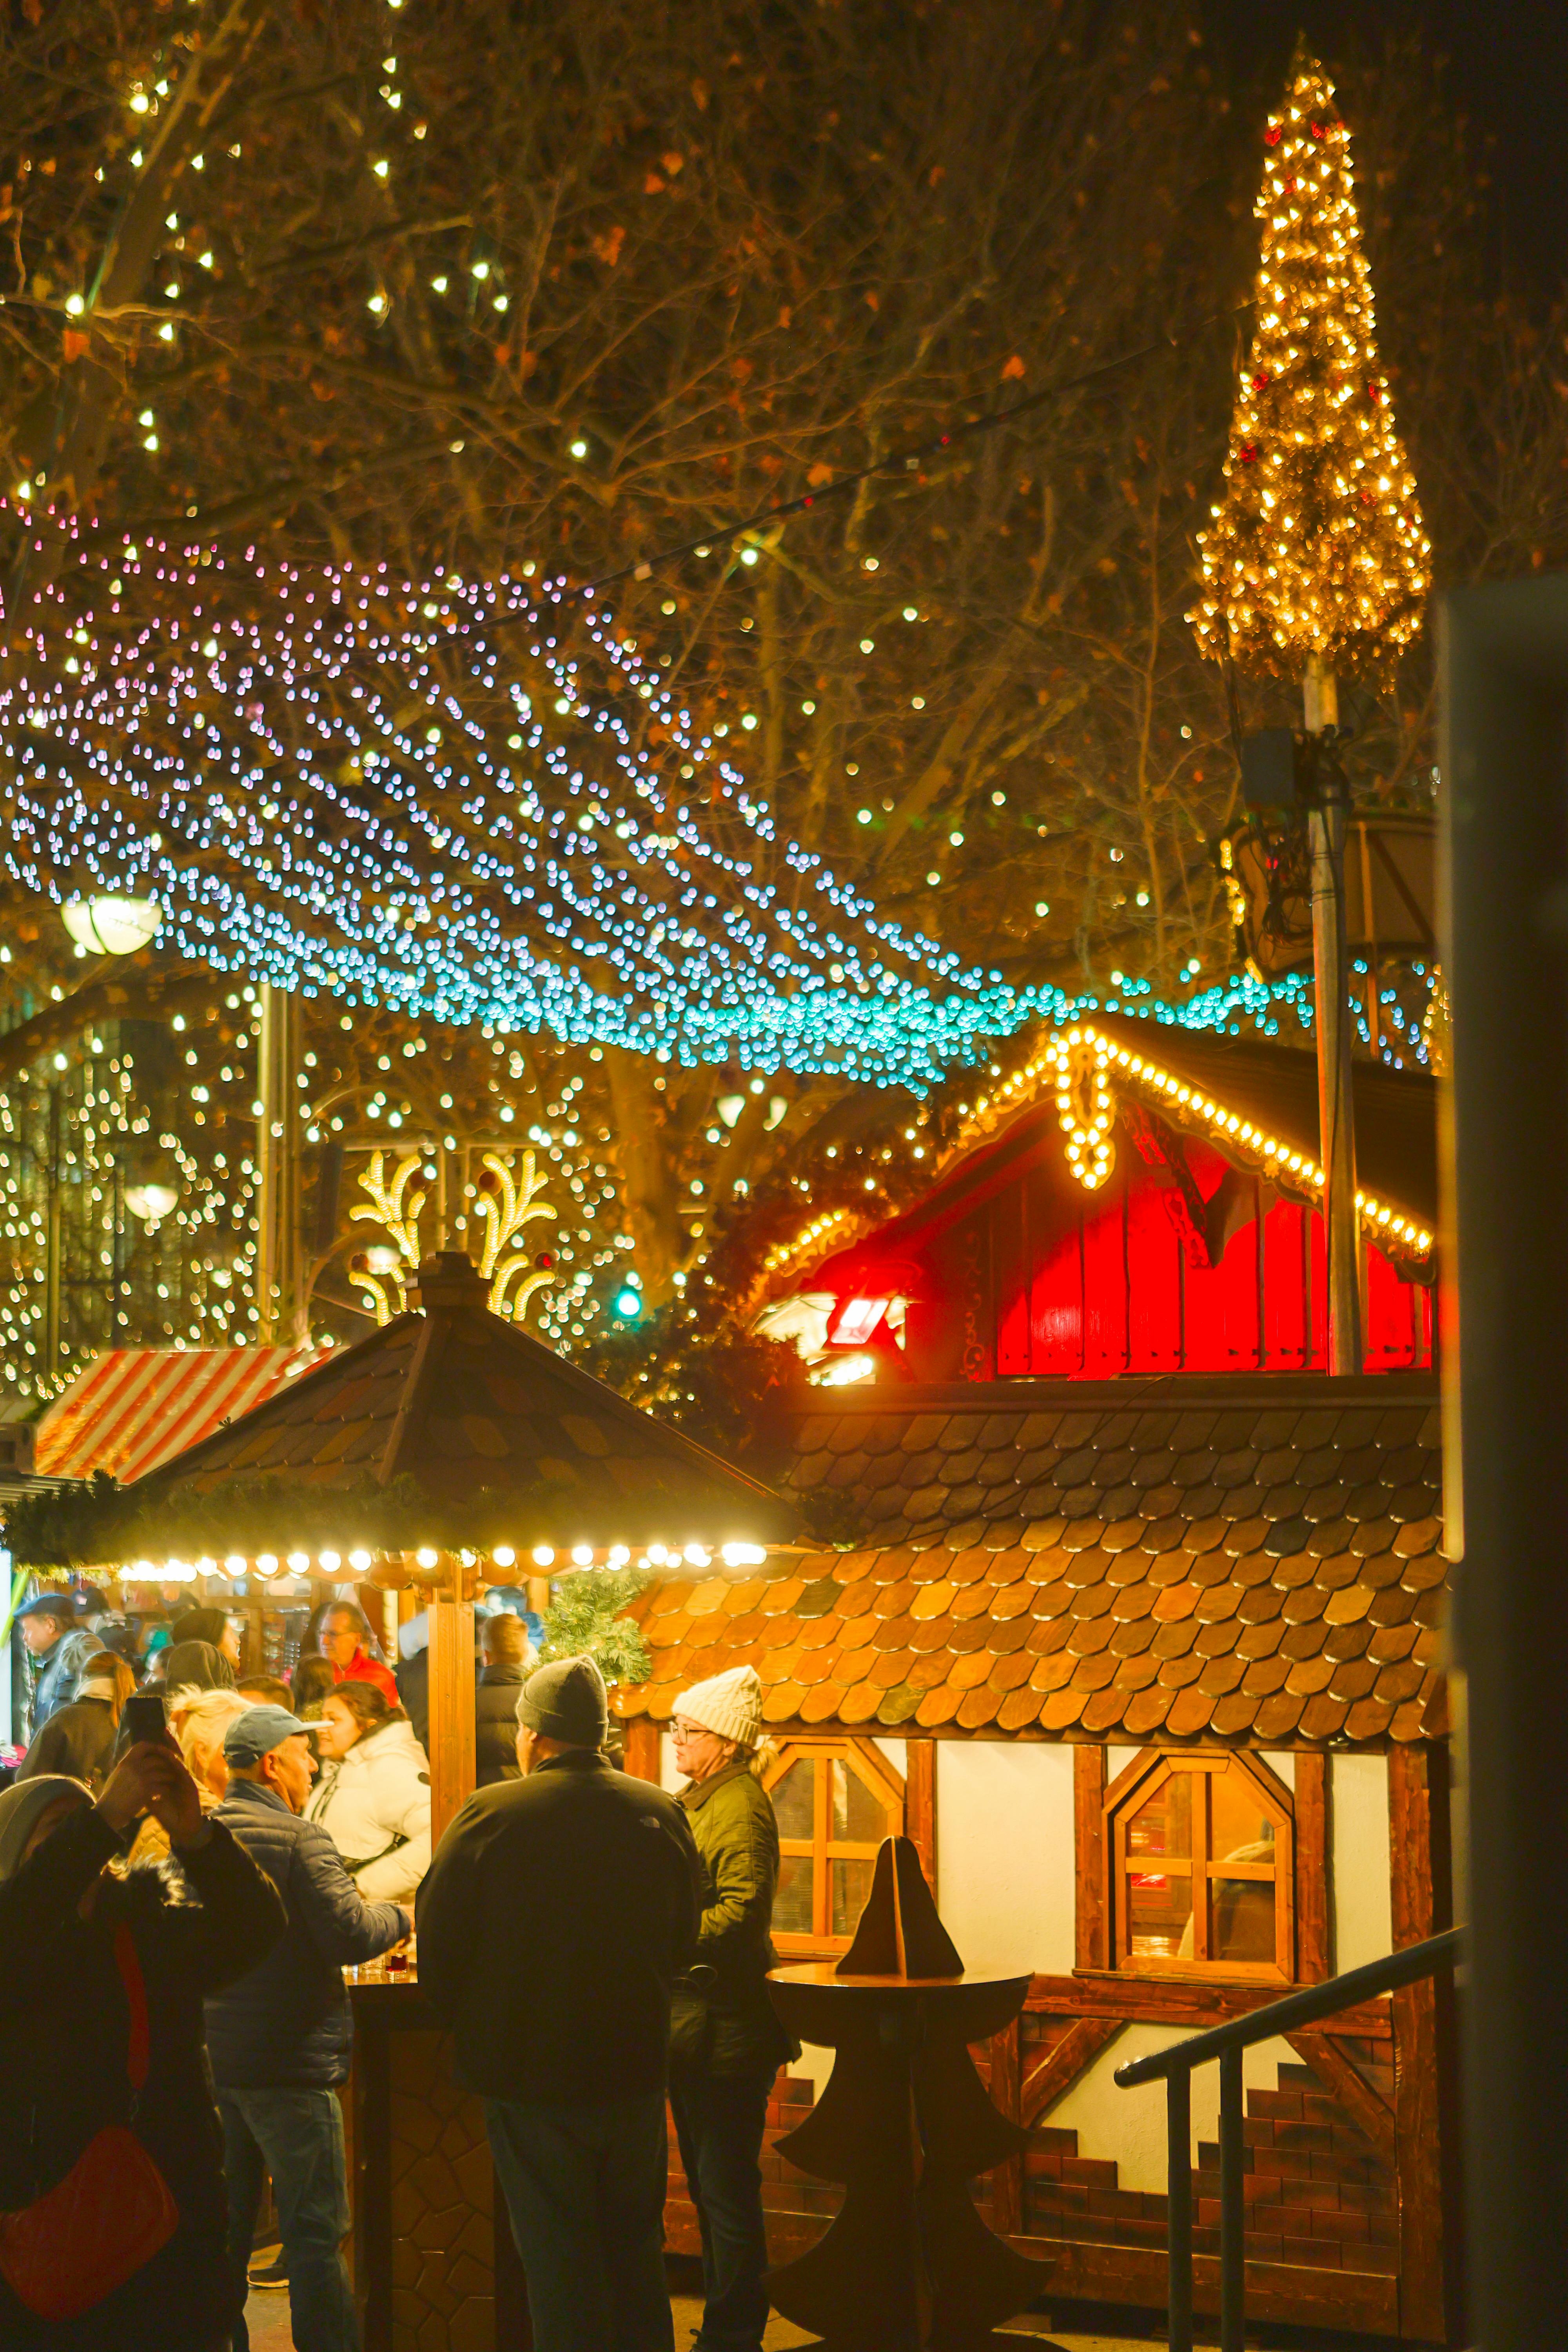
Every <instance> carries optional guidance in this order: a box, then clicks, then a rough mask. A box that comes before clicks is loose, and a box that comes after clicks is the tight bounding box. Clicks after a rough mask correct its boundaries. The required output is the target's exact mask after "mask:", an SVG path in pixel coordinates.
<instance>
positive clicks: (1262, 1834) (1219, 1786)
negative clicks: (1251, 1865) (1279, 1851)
mask: <svg viewBox="0 0 1568 2352" xmlns="http://www.w3.org/2000/svg"><path fill="white" fill-rule="evenodd" d="M1209 1785H1210V1787H1211V1788H1212V1790H1214V1796H1213V1799H1212V1802H1213V1806H1214V1811H1213V1812H1212V1813H1211V1814H1210V1816H1209V1818H1210V1820H1211V1822H1213V1825H1214V1826H1213V1830H1212V1832H1211V1834H1210V1837H1209V1852H1210V1853H1212V1854H1213V1856H1214V1858H1215V1862H1272V1861H1273V1859H1274V1823H1273V1822H1272V1821H1271V1819H1270V1818H1269V1816H1268V1812H1267V1811H1265V1809H1264V1805H1263V1801H1262V1799H1261V1798H1260V1797H1259V1795H1258V1790H1256V1788H1255V1787H1254V1786H1253V1784H1252V1782H1251V1781H1250V1780H1247V1779H1246V1778H1245V1776H1244V1775H1243V1774H1242V1773H1240V1772H1233V1771H1228V1770H1227V1771H1224V1772H1216V1773H1215V1774H1214V1776H1213V1778H1212V1780H1210V1783H1209ZM1254 1846H1261V1847H1263V1849H1264V1851H1263V1852H1262V1853H1253V1852H1252V1851H1251V1849H1252V1848H1253V1847H1254ZM1243 1847H1246V1848H1247V1852H1246V1853H1243V1852H1242V1848H1243Z"/></svg>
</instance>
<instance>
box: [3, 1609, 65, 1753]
mask: <svg viewBox="0 0 1568 2352" xmlns="http://www.w3.org/2000/svg"><path fill="white" fill-rule="evenodd" d="M16 1622H17V1624H18V1625H20V1627H21V1628H22V1639H23V1642H24V1643H26V1650H27V1654H28V1656H29V1657H30V1658H31V1659H32V1661H33V1666H34V1670H35V1672H36V1674H37V1681H36V1682H35V1683H34V1685H33V1729H34V1730H35V1731H38V1730H41V1729H42V1727H43V1726H44V1725H45V1724H46V1723H47V1721H48V1719H49V1717H50V1716H51V1715H54V1714H57V1713H58V1710H59V1709H60V1708H61V1707H62V1706H68V1704H69V1702H70V1700H71V1699H72V1698H73V1697H74V1696H75V1676H74V1675H72V1673H71V1671H70V1654H69V1652H68V1649H67V1648H66V1635H67V1634H68V1633H70V1632H71V1631H72V1630H73V1628H74V1627H75V1624H76V1622H77V1618H76V1604H75V1603H74V1601H72V1600H71V1597H70V1594H69V1593H68V1592H35V1593H34V1595H33V1597H32V1599H31V1601H23V1603H22V1606H21V1607H20V1609H18V1610H17V1612H16Z"/></svg>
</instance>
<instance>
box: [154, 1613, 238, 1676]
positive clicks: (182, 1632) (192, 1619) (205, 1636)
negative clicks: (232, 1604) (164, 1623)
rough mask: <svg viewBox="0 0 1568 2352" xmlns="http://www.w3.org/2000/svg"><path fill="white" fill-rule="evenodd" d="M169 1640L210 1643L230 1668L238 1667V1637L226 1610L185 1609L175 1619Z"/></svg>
mask: <svg viewBox="0 0 1568 2352" xmlns="http://www.w3.org/2000/svg"><path fill="white" fill-rule="evenodd" d="M169 1639H170V1641H171V1642H174V1643H180V1642H210V1643H211V1644H212V1646H213V1648H214V1649H215V1650H218V1651H220V1652H221V1653H222V1654H223V1655H224V1656H225V1657H226V1659H227V1660H228V1663H229V1664H230V1665H231V1666H233V1667H235V1668H236V1669H237V1667H238V1665H239V1636H238V1634H237V1633H236V1632H235V1630H234V1627H233V1624H232V1623H231V1622H230V1621H229V1615H228V1612H227V1610H226V1609H187V1610H185V1611H184V1613H183V1614H182V1615H181V1616H178V1617H176V1618H175V1620H174V1624H173V1625H172V1627H171V1628H170V1631H169Z"/></svg>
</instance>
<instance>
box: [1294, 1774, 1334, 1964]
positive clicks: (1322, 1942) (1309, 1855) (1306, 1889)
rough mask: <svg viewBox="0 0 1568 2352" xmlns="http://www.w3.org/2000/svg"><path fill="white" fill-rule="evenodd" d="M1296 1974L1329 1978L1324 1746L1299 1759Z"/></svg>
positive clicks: (1327, 1813) (1327, 1837) (1327, 1816)
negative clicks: (1322, 1750)
mask: <svg viewBox="0 0 1568 2352" xmlns="http://www.w3.org/2000/svg"><path fill="white" fill-rule="evenodd" d="M1295 1814H1296V1976H1297V1979H1298V1981H1299V1982H1300V1983H1301V1984H1326V1983H1327V1981H1328V1979H1329V1977H1330V1976H1331V1973H1332V1971H1331V1967H1330V1955H1329V1773H1328V1759H1327V1758H1326V1757H1325V1756H1324V1755H1323V1753H1322V1752H1321V1749H1316V1748H1314V1749H1310V1750H1309V1749H1305V1748H1303V1749H1302V1750H1301V1752H1300V1754H1299V1755H1298V1756H1297V1759H1296V1801H1295Z"/></svg>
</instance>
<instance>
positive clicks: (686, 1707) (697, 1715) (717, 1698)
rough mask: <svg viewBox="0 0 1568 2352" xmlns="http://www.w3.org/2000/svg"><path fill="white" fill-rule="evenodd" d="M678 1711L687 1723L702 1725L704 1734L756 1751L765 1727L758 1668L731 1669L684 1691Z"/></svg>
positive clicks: (734, 1667)
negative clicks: (729, 1740) (708, 1732)
mask: <svg viewBox="0 0 1568 2352" xmlns="http://www.w3.org/2000/svg"><path fill="white" fill-rule="evenodd" d="M675 1712H676V1714H677V1715H679V1717H680V1718H681V1719H682V1721H683V1722H686V1723H700V1725H701V1726H702V1727H703V1729H704V1731H711V1732H714V1733H716V1734H717V1736H718V1738H721V1739H732V1740H734V1741H735V1743H736V1744H737V1746H738V1747H741V1748H754V1747H755V1746H756V1744H757V1734H758V1733H759V1732H760V1731H761V1729H762V1727H763V1682H762V1676H761V1675H759V1674H758V1672H757V1670H756V1668H755V1666H730V1667H728V1668H727V1669H726V1671H725V1672H724V1673H723V1674H721V1675H712V1676H711V1677H710V1679H709V1680H708V1681H707V1682H705V1683H693V1684H692V1685H691V1688H690V1689H689V1690H688V1691H682V1692H681V1694H680V1696H679V1698H678V1699H677V1701H676V1703H675Z"/></svg>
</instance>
